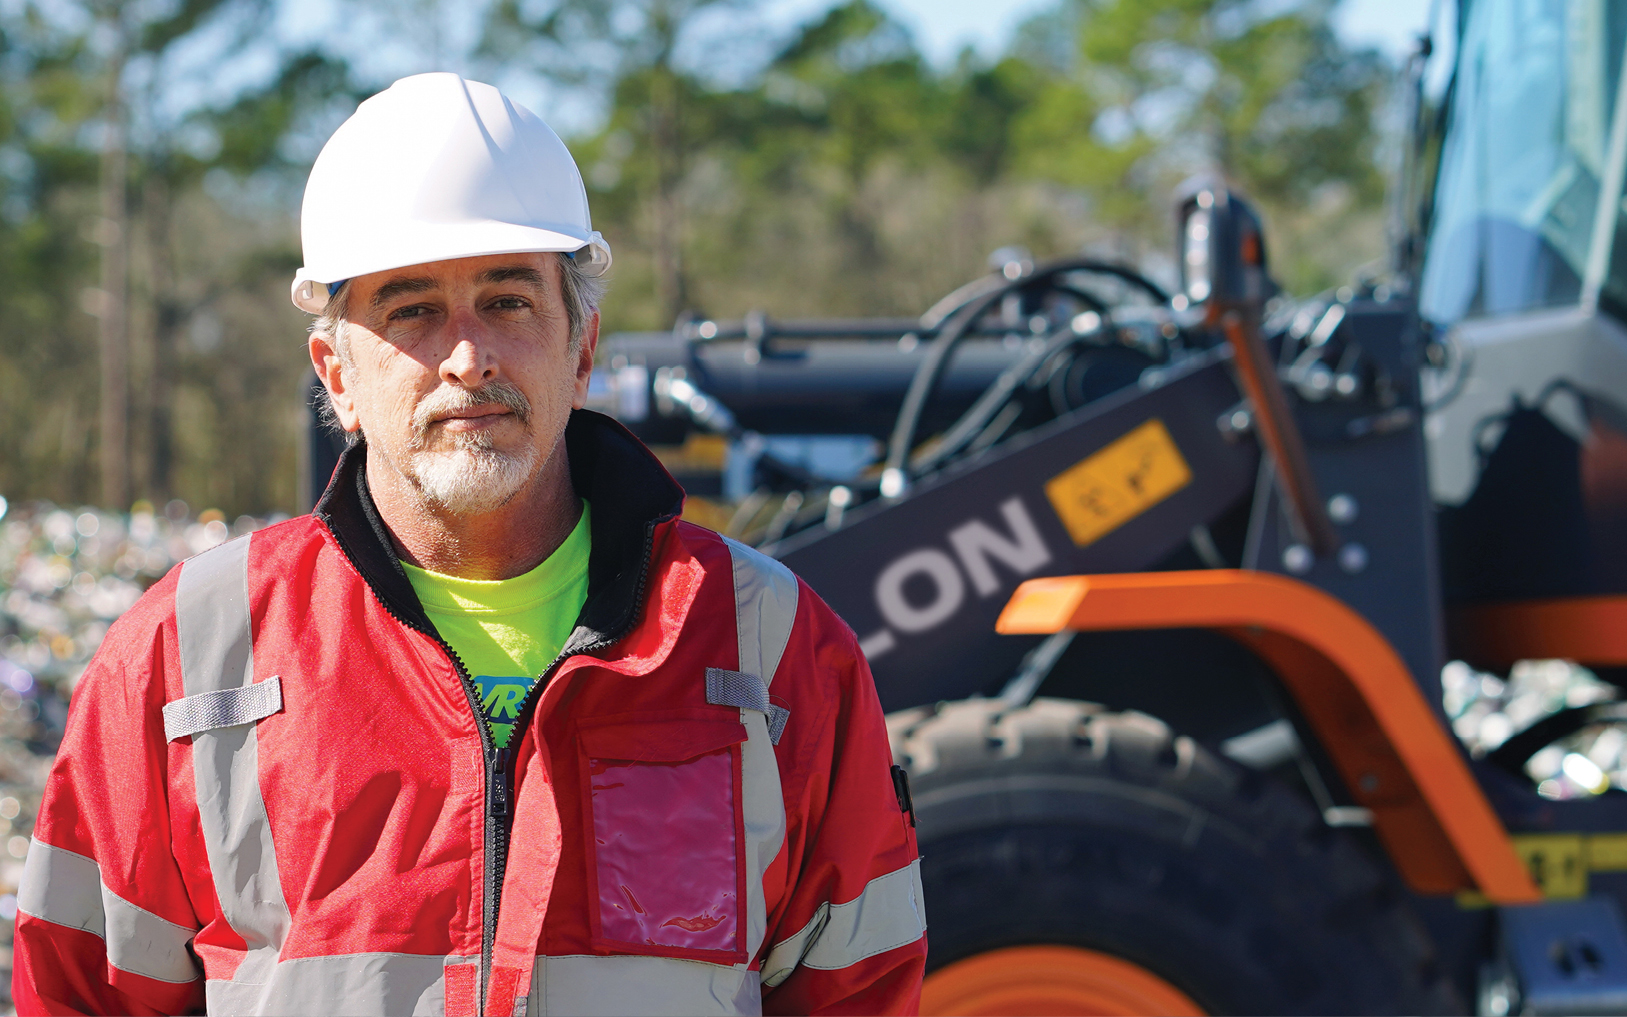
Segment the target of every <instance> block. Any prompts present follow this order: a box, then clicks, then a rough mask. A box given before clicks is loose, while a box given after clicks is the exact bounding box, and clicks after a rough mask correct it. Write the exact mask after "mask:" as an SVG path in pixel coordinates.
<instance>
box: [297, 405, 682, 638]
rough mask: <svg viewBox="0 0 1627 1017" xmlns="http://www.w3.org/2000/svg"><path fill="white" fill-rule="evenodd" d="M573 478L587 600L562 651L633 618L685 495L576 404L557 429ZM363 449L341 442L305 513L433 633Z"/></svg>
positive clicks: (621, 631) (644, 455) (614, 428)
mask: <svg viewBox="0 0 1627 1017" xmlns="http://www.w3.org/2000/svg"><path fill="white" fill-rule="evenodd" d="M565 448H566V452H567V454H568V455H569V457H570V463H571V483H572V484H573V485H575V487H576V493H577V494H578V495H579V496H580V497H582V498H585V499H587V501H588V504H589V506H590V507H591V511H592V513H593V515H592V531H593V549H592V550H591V551H590V552H589V554H588V597H587V602H586V603H585V604H584V605H583V606H582V613H581V614H580V615H578V617H577V621H576V629H575V631H573V632H572V633H571V637H570V639H568V640H567V641H566V643H565V647H564V651H565V652H568V653H580V652H584V651H587V650H593V649H597V648H599V647H602V646H606V645H609V644H610V643H613V642H615V641H616V640H618V639H620V638H621V637H622V636H624V635H626V634H627V633H628V632H629V631H631V630H632V628H633V626H634V625H636V624H637V623H638V620H639V610H640V607H641V606H642V601H643V599H644V597H643V593H644V584H645V580H646V577H647V574H648V572H649V568H650V557H651V554H652V551H653V540H654V534H655V527H656V526H657V525H658V524H660V523H663V522H667V521H669V520H671V519H675V518H677V516H678V515H679V513H681V512H682V511H683V504H684V491H683V488H681V487H679V486H678V482H677V481H675V480H673V479H672V475H671V474H669V473H668V472H667V471H666V468H665V467H663V466H662V465H661V463H660V461H659V460H657V459H656V458H655V456H654V454H653V453H651V452H650V450H649V449H647V448H645V447H644V444H643V443H642V442H640V441H639V440H638V439H637V438H635V437H634V436H633V435H632V433H631V432H630V431H628V430H627V429H626V428H625V427H623V426H622V425H621V424H619V423H617V422H616V421H615V420H613V419H611V418H610V417H607V416H605V415H604V414H602V413H595V412H593V411H592V410H576V411H575V412H573V413H572V414H571V418H570V422H569V423H568V424H567V425H566V427H565ZM366 461H367V447H366V445H365V443H363V442H357V443H356V444H354V445H352V446H350V447H349V448H347V449H346V450H345V452H344V454H343V455H342V456H340V458H339V465H338V467H337V468H336V469H335V470H334V471H333V479H332V480H330V481H329V482H328V488H327V490H326V491H325V492H323V494H322V498H321V500H320V501H318V502H317V503H316V508H315V509H313V510H312V513H311V514H312V515H314V516H315V517H316V518H317V520H318V521H320V522H321V523H322V524H324V525H325V526H326V527H327V528H328V530H329V531H330V532H331V533H332V534H333V536H334V539H335V540H336V541H337V543H338V544H339V548H340V550H341V551H343V552H344V554H345V556H346V557H347V558H349V559H350V562H351V564H352V565H354V566H355V567H356V571H357V572H359V573H360V574H361V577H362V579H363V580H365V581H366V582H367V585H368V586H370V587H371V588H372V590H373V592H374V594H376V595H377V596H378V598H379V600H380V602H382V603H383V605H384V607H385V609H386V610H388V611H389V612H390V613H391V614H393V615H395V616H396V618H398V619H399V620H400V621H402V622H403V623H405V624H407V625H410V626H412V627H413V628H416V629H418V630H419V631H421V632H425V633H427V634H429V635H431V636H435V637H436V638H440V634H439V633H438V632H436V631H435V625H434V623H433V622H431V621H430V620H429V616H428V615H427V614H425V613H424V608H423V605H422V604H420V603H419V601H418V595H417V593H415V592H414V591H413V588H412V583H411V582H409V581H408V579H407V573H406V570H405V569H403V568H402V567H401V560H400V559H399V558H398V557H397V556H396V553H395V545H394V544H393V543H392V542H391V539H390V532H389V530H388V529H387V528H386V527H385V525H384V520H383V519H381V518H380V517H379V514H378V509H377V507H375V506H374V504H373V496H372V494H371V493H370V492H369V490H368V486H367V470H366Z"/></svg>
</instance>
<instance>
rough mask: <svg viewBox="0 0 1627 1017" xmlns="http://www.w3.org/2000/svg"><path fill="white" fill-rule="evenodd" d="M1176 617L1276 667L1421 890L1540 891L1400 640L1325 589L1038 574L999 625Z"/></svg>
mask: <svg viewBox="0 0 1627 1017" xmlns="http://www.w3.org/2000/svg"><path fill="white" fill-rule="evenodd" d="M1174 628H1209V629H1217V630H1220V631H1222V632H1225V633H1227V634H1228V635H1231V636H1232V637H1233V638H1235V639H1237V640H1239V641H1240V642H1242V643H1243V644H1244V645H1246V646H1248V647H1249V648H1250V649H1251V650H1253V651H1254V652H1255V653H1256V654H1258V655H1259V656H1260V658H1261V659H1263V660H1264V661H1265V662H1266V663H1267V664H1269V665H1270V666H1271V667H1272V668H1273V669H1274V670H1275V671H1276V672H1277V674H1278V676H1279V677H1280V678H1281V679H1282V682H1283V685H1284V686H1285V687H1286V688H1287V689H1288V692H1289V694H1290V695H1292V696H1293V697H1294V701H1295V703H1296V704H1297V705H1298V706H1299V709H1300V711H1301V713H1303V715H1304V717H1305V720H1306V722H1307V723H1308V724H1310V726H1311V727H1312V728H1313V729H1314V731H1315V732H1316V734H1317V736H1318V738H1319V739H1320V742H1321V745H1322V746H1323V748H1324V749H1325V750H1326V751H1327V753H1328V755H1329V756H1330V757H1331V758H1332V760H1333V763H1334V766H1335V767H1336V768H1337V769H1338V771H1339V774H1340V776H1341V777H1343V779H1344V782H1345V785H1346V786H1347V787H1348V788H1349V789H1350V791H1351V793H1352V794H1353V795H1354V796H1355V798H1356V801H1357V802H1358V803H1359V804H1361V805H1363V806H1365V807H1366V808H1368V809H1371V810H1372V812H1373V825H1374V827H1375V829H1376V830H1377V833H1378V836H1379V839H1380V840H1381V841H1382V842H1383V844H1384V847H1385V850H1386V851H1388V852H1389V855H1390V858H1391V859H1392V860H1393V861H1394V863H1395V866H1396V868H1397V870H1399V871H1400V873H1401V875H1402V877H1403V878H1404V879H1405V880H1406V881H1407V884H1408V885H1409V886H1411V887H1412V888H1413V889H1415V890H1417V891H1419V892H1421V893H1449V892H1452V891H1455V890H1479V891H1480V892H1481V893H1482V894H1484V895H1485V896H1486V897H1487V898H1488V899H1489V900H1491V901H1492V902H1493V903H1497V904H1520V903H1529V902H1533V901H1537V900H1541V899H1542V895H1541V893H1540V892H1539V891H1538V889H1537V887H1536V884H1534V883H1533V882H1532V880H1531V876H1530V875H1529V873H1527V872H1526V870H1525V867H1524V866H1523V865H1522V864H1521V863H1520V859H1519V856H1518V855H1516V854H1515V852H1514V847H1513V844H1512V843H1511V842H1510V841H1509V837H1508V831H1507V830H1505V829H1504V828H1503V824H1502V822H1501V821H1500V820H1499V819H1498V818H1497V815H1496V813H1494V812H1493V811H1492V809H1491V805H1490V803H1489V802H1487V801H1486V796H1485V794H1484V793H1483V792H1482V791H1481V789H1480V785H1479V784H1477V783H1476V782H1475V779H1474V776H1473V774H1471V773H1470V771H1469V768H1468V765H1467V764H1466V763H1465V762H1464V759H1463V756H1462V753H1461V751H1460V750H1459V748H1458V745H1457V743H1456V741H1455V740H1454V739H1453V737H1452V735H1451V733H1450V732H1449V731H1447V730H1446V729H1445V728H1444V727H1443V725H1442V724H1441V721H1440V719H1439V718H1438V716H1437V715H1436V714H1435V712H1434V711H1433V710H1432V709H1431V708H1430V706H1429V703H1428V702H1427V701H1425V699H1424V697H1423V694H1422V693H1421V692H1420V691H1419V690H1418V686H1417V684H1416V683H1415V682H1414V681H1413V678H1412V675H1411V673H1410V672H1409V671H1408V670H1407V668H1406V665H1405V664H1403V663H1402V662H1401V658H1400V656H1399V655H1397V654H1396V652H1395V649H1394V647H1392V646H1391V645H1390V643H1389V641H1388V640H1386V639H1385V638H1384V636H1383V635H1381V634H1380V633H1379V632H1378V630H1377V629H1375V628H1373V626H1372V625H1371V624H1369V623H1368V621H1367V620H1366V619H1365V618H1363V617H1362V616H1361V615H1359V614H1357V613H1356V612H1355V611H1353V610H1351V608H1349V607H1348V606H1346V605H1345V604H1344V603H1343V602H1342V601H1340V600H1338V599H1337V598H1335V597H1332V596H1330V595H1328V594H1326V593H1324V592H1322V591H1321V590H1319V589H1317V588H1316V587H1314V586H1310V585H1308V584H1306V583H1302V582H1299V581H1298V580H1294V579H1289V578H1286V577H1283V576H1277V575H1272V574H1269V573H1263V572H1249V571H1244V570H1238V569H1213V570H1206V571H1202V572H1137V573H1124V574H1114V575H1098V576H1061V577H1055V578H1048V579H1031V580H1029V581H1028V582H1025V583H1023V584H1022V585H1021V586H1019V587H1018V588H1017V591H1016V593H1014V594H1013V595H1012V597H1011V601H1010V602H1009V603H1008V604H1007V605H1006V607H1005V610H1004V611H1003V612H1001V614H1000V619H999V621H998V622H997V623H996V629H997V630H998V631H1000V632H1002V633H1008V634H1019V633H1034V634H1037V633H1051V632H1059V631H1061V630H1063V629H1074V630H1076V631H1095V632H1099V631H1107V630H1115V629H1174Z"/></svg>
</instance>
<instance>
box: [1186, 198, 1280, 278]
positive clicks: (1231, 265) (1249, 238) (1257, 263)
mask: <svg viewBox="0 0 1627 1017" xmlns="http://www.w3.org/2000/svg"><path fill="white" fill-rule="evenodd" d="M1176 209H1177V213H1176V214H1177V223H1178V234H1177V236H1178V243H1179V249H1178V250H1177V252H1176V253H1177V261H1178V264H1179V265H1180V272H1181V294H1182V296H1184V297H1185V300H1186V302H1187V303H1188V304H1190V305H1193V306H1196V305H1199V304H1205V303H1210V302H1213V306H1215V307H1216V308H1219V307H1222V306H1226V307H1230V306H1236V305H1238V304H1245V303H1251V304H1260V303H1263V302H1264V301H1265V300H1266V299H1268V298H1269V297H1270V296H1272V294H1274V293H1276V292H1277V287H1276V285H1275V284H1273V283H1272V282H1271V279H1270V276H1269V275H1268V274H1267V270H1266V256H1265V237H1264V235H1263V234H1262V232H1261V229H1260V219H1259V217H1258V216H1257V215H1255V214H1254V210H1253V209H1252V208H1250V207H1249V205H1248V203H1247V202H1245V201H1244V200H1243V199H1242V198H1240V197H1238V196H1237V195H1235V194H1232V193H1230V192H1229V191H1228V190H1227V189H1226V188H1225V187H1224V186H1223V185H1220V184H1218V183H1215V182H1213V181H1209V180H1200V181H1195V182H1192V183H1189V184H1188V185H1187V186H1185V187H1183V188H1182V191H1181V195H1180V198H1179V199H1178V201H1177V205H1176Z"/></svg>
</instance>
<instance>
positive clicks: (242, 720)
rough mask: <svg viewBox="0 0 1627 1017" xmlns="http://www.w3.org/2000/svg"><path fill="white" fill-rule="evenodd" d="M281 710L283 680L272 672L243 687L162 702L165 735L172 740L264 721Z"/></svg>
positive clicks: (217, 690)
mask: <svg viewBox="0 0 1627 1017" xmlns="http://www.w3.org/2000/svg"><path fill="white" fill-rule="evenodd" d="M281 709H282V679H281V678H279V677H277V676H276V675H272V676H271V677H270V678H267V679H266V680H265V681H263V682H260V683H259V684H258V685H250V686H248V687H247V688H242V689H216V690H215V691H214V692H204V693H201V694H199V695H196V696H186V697H184V698H182V699H177V700H176V701H175V702H173V703H165V704H164V738H165V739H166V740H168V741H174V740H175V739H177V738H185V737H187V736H188V735H195V734H198V733H200V732H203V731H213V730H214V729H215V728H217V727H236V726H237V725H239V724H252V723H254V722H255V721H257V720H264V719H265V718H266V717H269V716H271V715H272V714H273V713H276V712H277V711H278V710H281Z"/></svg>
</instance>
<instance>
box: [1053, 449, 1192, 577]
mask: <svg viewBox="0 0 1627 1017" xmlns="http://www.w3.org/2000/svg"><path fill="white" fill-rule="evenodd" d="M1191 482H1192V470H1191V469H1190V468H1189V467H1188V466H1187V465H1186V460H1185V459H1183V458H1181V450H1180V449H1178V448H1176V447H1175V439H1173V438H1171V437H1170V436H1169V430H1168V429H1167V428H1165V427H1164V423H1163V421H1161V420H1158V419H1157V418H1154V419H1152V420H1149V421H1147V422H1146V423H1145V424H1142V425H1141V426H1140V427H1138V428H1136V429H1135V430H1134V431H1131V432H1130V433H1129V434H1127V435H1125V436H1124V437H1122V438H1120V439H1118V440H1117V441H1115V442H1113V443H1112V444H1111V445H1108V446H1107V447H1106V448H1103V449H1102V450H1100V451H1099V452H1097V453H1095V454H1094V455H1092V456H1090V457H1089V458H1086V459H1081V460H1080V461H1079V462H1077V463H1075V464H1074V465H1072V466H1070V467H1068V468H1067V469H1066V470H1064V471H1063V472H1061V473H1059V474H1057V475H1056V476H1054V477H1052V478H1051V479H1050V480H1049V481H1047V482H1046V484H1045V494H1046V496H1047V497H1048V498H1050V499H1051V505H1052V507H1053V508H1055V509H1056V514H1057V516H1059V517H1060V518H1061V520H1062V524H1063V525H1064V526H1066V527H1067V528H1068V535H1069V536H1071V537H1072V538H1073V542H1074V543H1075V544H1078V545H1079V546H1080V547H1084V546H1085V545H1086V544H1089V543H1092V542H1094V541H1096V540H1099V539H1101V538H1102V537H1103V536H1105V535H1107V534H1108V533H1111V532H1112V531H1114V530H1116V529H1118V528H1119V527H1120V526H1123V525H1124V524H1125V523H1127V522H1129V521H1130V520H1132V519H1134V518H1135V517H1136V516H1138V515H1140V514H1141V513H1143V512H1145V511H1147V510H1148V509H1150V508H1152V507H1153V506H1154V505H1156V504H1158V503H1159V502H1161V501H1163V500H1164V499H1165V498H1168V497H1169V496H1170V495H1172V494H1174V493H1175V492H1176V491H1179V490H1180V489H1181V488H1183V487H1185V486H1186V485H1187V484H1189V483H1191Z"/></svg>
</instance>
